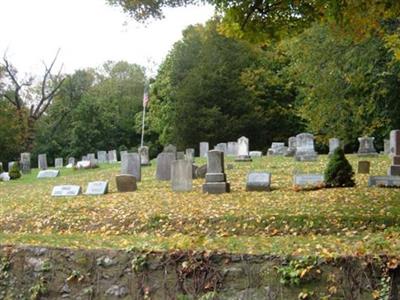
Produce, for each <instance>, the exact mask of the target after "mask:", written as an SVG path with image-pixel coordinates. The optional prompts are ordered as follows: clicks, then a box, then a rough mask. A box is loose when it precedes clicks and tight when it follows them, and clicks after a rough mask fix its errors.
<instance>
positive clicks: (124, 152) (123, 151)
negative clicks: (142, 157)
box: [119, 150, 128, 160]
mask: <svg viewBox="0 0 400 300" xmlns="http://www.w3.org/2000/svg"><path fill="white" fill-rule="evenodd" d="M127 153H128V151H127V150H122V151H120V152H119V157H121V160H122V155H125V154H127Z"/></svg>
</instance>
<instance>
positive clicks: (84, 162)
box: [76, 160, 92, 169]
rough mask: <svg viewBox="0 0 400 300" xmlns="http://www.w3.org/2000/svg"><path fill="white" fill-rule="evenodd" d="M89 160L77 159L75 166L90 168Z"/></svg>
mask: <svg viewBox="0 0 400 300" xmlns="http://www.w3.org/2000/svg"><path fill="white" fill-rule="evenodd" d="M91 166H92V165H91V162H90V161H89V160H81V161H78V162H77V164H76V167H77V168H78V169H90V168H91Z"/></svg>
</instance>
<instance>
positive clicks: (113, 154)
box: [107, 150, 118, 164]
mask: <svg viewBox="0 0 400 300" xmlns="http://www.w3.org/2000/svg"><path fill="white" fill-rule="evenodd" d="M107 156H108V162H109V163H110V164H113V163H116V162H118V158H117V150H110V151H108V153H107Z"/></svg>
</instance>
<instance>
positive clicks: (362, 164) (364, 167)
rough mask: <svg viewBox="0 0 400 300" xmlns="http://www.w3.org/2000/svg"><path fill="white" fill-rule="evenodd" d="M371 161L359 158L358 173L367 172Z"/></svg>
mask: <svg viewBox="0 0 400 300" xmlns="http://www.w3.org/2000/svg"><path fill="white" fill-rule="evenodd" d="M370 167H371V163H370V162H369V161H365V160H361V161H359V162H358V170H357V172H358V174H369V169H370Z"/></svg>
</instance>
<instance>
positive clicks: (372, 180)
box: [368, 176, 400, 188]
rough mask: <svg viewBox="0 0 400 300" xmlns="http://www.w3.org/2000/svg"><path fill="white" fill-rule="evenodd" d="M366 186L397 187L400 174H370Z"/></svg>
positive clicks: (399, 183) (399, 185)
mask: <svg viewBox="0 0 400 300" xmlns="http://www.w3.org/2000/svg"><path fill="white" fill-rule="evenodd" d="M368 186H370V187H371V186H378V187H397V188H399V187H400V176H371V177H369V179H368Z"/></svg>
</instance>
